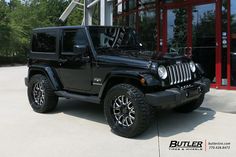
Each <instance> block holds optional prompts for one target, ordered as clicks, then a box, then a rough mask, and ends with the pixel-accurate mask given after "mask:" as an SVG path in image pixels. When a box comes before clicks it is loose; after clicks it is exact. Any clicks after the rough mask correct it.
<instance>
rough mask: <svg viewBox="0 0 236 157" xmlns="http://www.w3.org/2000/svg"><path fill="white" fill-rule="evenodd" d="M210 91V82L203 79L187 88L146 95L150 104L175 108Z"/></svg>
mask: <svg viewBox="0 0 236 157" xmlns="http://www.w3.org/2000/svg"><path fill="white" fill-rule="evenodd" d="M209 91H210V80H209V79H206V78H204V79H201V80H199V81H196V82H194V83H193V84H192V85H191V86H190V87H187V88H182V89H181V88H170V89H166V90H165V91H159V92H155V93H147V94H145V98H146V101H147V103H148V104H150V105H152V106H156V107H160V108H174V107H176V106H179V105H181V104H184V103H187V102H189V101H191V100H194V99H197V98H199V96H200V95H202V94H205V93H207V92H209Z"/></svg>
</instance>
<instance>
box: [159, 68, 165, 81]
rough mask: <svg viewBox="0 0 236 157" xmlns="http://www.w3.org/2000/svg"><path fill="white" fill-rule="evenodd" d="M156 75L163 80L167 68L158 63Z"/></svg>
mask: <svg viewBox="0 0 236 157" xmlns="http://www.w3.org/2000/svg"><path fill="white" fill-rule="evenodd" d="M158 75H159V76H160V78H161V79H163V80H164V79H166V78H167V70H166V68H165V67H164V66H163V65H160V66H159V67H158Z"/></svg>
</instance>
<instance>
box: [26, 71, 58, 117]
mask: <svg viewBox="0 0 236 157" xmlns="http://www.w3.org/2000/svg"><path fill="white" fill-rule="evenodd" d="M37 83H42V85H43V87H44V91H45V92H44V93H45V94H44V103H42V105H38V104H37V103H36V102H35V99H34V96H33V89H34V86H35V85H36V84H37ZM28 99H29V102H30V105H31V107H32V108H33V110H34V111H35V112H38V113H47V112H50V111H52V110H54V109H55V108H56V106H57V102H58V96H56V95H55V94H54V91H53V89H52V85H51V83H50V82H49V80H48V79H47V77H45V76H44V75H41V74H36V75H34V76H32V77H31V79H30V81H29V86H28Z"/></svg>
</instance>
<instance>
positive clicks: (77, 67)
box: [59, 28, 92, 92]
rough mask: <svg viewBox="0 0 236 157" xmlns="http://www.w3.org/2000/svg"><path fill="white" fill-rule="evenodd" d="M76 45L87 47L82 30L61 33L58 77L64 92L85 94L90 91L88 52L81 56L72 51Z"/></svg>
mask: <svg viewBox="0 0 236 157" xmlns="http://www.w3.org/2000/svg"><path fill="white" fill-rule="evenodd" d="M78 45H89V44H88V39H87V36H86V33H85V30H84V29H83V28H81V29H74V30H71V29H68V30H67V29H65V30H63V31H62V47H61V54H60V59H59V60H60V61H59V62H60V63H59V65H60V68H59V75H60V78H61V82H62V84H63V87H64V90H69V91H74V92H86V91H90V90H91V87H92V86H91V62H90V59H91V56H90V54H91V53H90V50H87V51H86V52H85V53H83V54H82V55H78V54H77V53H76V52H75V51H74V47H76V46H78Z"/></svg>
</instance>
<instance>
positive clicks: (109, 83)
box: [99, 75, 145, 100]
mask: <svg viewBox="0 0 236 157" xmlns="http://www.w3.org/2000/svg"><path fill="white" fill-rule="evenodd" d="M140 79H142V77H141V76H140V77H137V76H134V75H129V76H122V75H111V76H109V77H108V78H107V79H106V81H105V82H104V83H103V86H102V88H101V90H100V92H99V98H100V99H101V100H103V99H104V97H105V95H106V93H107V92H108V90H109V89H110V88H111V87H113V86H115V85H118V84H121V83H126V84H131V85H133V86H135V87H137V88H139V89H140V90H141V91H144V88H145V86H144V85H142V84H141V82H140Z"/></svg>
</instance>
